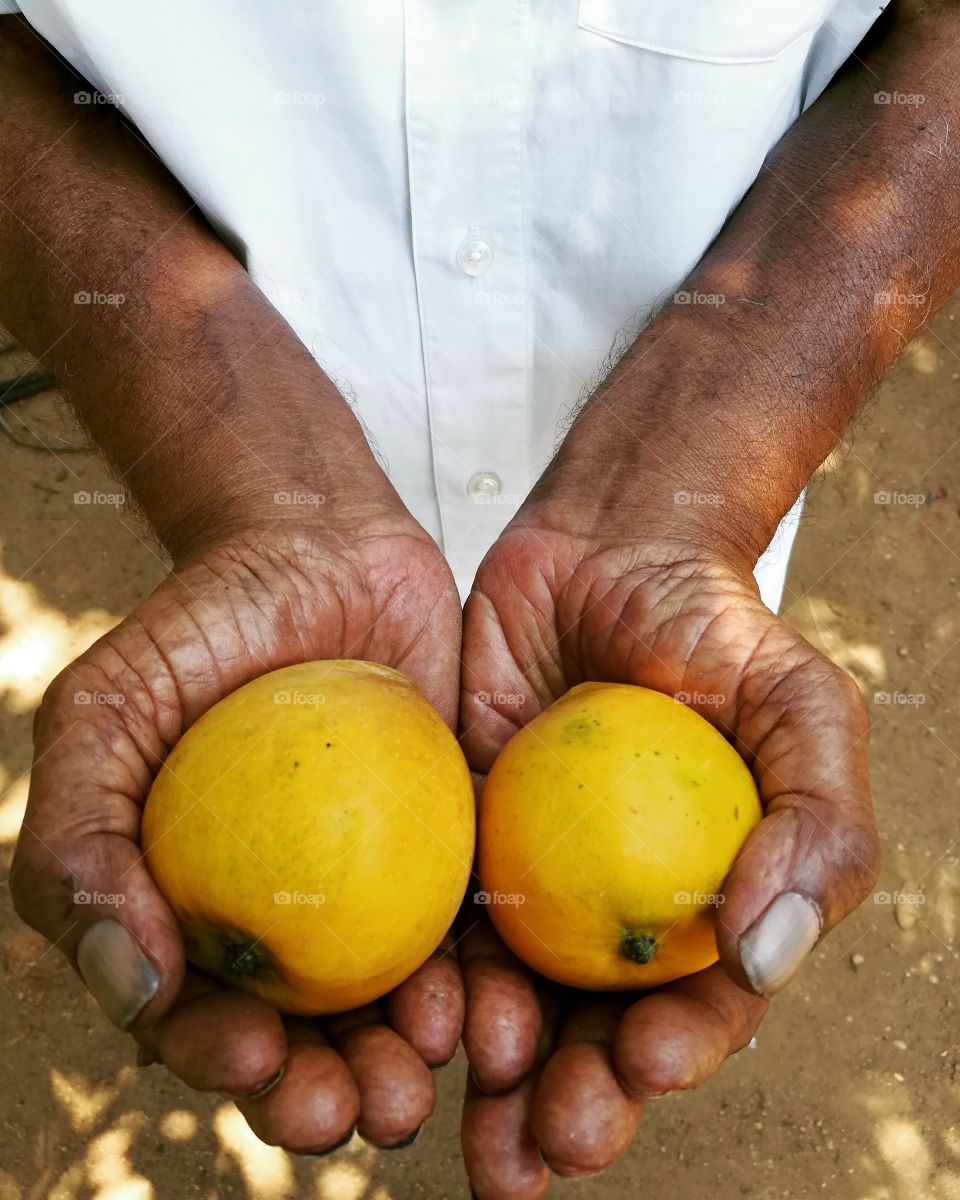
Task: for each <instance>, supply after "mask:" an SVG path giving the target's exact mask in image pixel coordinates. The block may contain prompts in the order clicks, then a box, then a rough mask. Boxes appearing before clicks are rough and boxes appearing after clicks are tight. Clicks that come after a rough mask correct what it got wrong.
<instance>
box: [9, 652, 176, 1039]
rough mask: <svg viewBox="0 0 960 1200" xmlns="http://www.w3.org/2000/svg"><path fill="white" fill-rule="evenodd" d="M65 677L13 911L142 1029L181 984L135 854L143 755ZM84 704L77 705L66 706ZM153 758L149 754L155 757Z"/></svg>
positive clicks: (25, 836) (154, 894)
mask: <svg viewBox="0 0 960 1200" xmlns="http://www.w3.org/2000/svg"><path fill="white" fill-rule="evenodd" d="M91 694H92V693H90V692H89V691H86V692H84V691H78V687H77V682H76V681H75V680H74V679H72V678H71V673H70V669H69V668H68V671H67V672H65V673H64V675H61V676H59V677H58V679H57V680H55V681H54V683H53V684H52V685H51V687H50V688H49V689H48V692H47V695H46V696H45V698H44V702H43V705H42V706H41V709H40V712H39V713H38V716H37V721H36V727H35V740H36V747H37V749H36V757H35V765H34V769H33V773H32V777H31V784H30V794H29V798H28V802H27V811H26V815H25V817H24V823H23V828H22V830H21V833H20V838H19V840H18V843H17V848H16V853H15V855H14V860H13V865H12V868H11V872H10V890H11V893H12V896H13V902H14V906H15V908H16V910H17V912H18V913H19V915H20V916H21V917H22V919H23V920H24V921H26V923H27V924H28V925H31V926H32V927H33V928H34V929H36V930H37V931H38V932H40V933H42V934H43V935H44V936H45V937H46V938H48V939H49V941H51V942H53V943H54V944H55V945H56V946H57V947H58V949H60V950H61V951H62V952H63V953H64V954H65V955H66V957H67V958H68V960H69V961H70V963H71V965H72V966H73V967H74V968H75V969H76V970H77V971H78V972H79V974H80V975H81V977H82V978H83V980H84V982H85V983H86V985H87V987H88V989H89V990H90V992H91V993H92V995H93V996H94V998H95V999H96V1000H97V1001H98V1003H99V1004H100V1007H101V1008H102V1009H103V1011H104V1012H105V1013H106V1015H107V1017H109V1019H110V1020H111V1021H112V1022H113V1023H114V1024H115V1025H118V1026H119V1027H120V1028H122V1029H129V1028H131V1027H132V1026H133V1025H134V1024H137V1023H144V1022H150V1021H153V1020H155V1019H156V1018H157V1017H159V1016H160V1015H161V1014H162V1013H163V1012H164V1011H166V1009H167V1008H168V1007H169V1006H170V1005H171V1004H172V1002H173V1000H174V999H175V997H176V995H177V993H178V991H179V990H180V987H181V984H182V982H183V975H184V952H183V943H182V939H181V936H180V932H179V928H178V925H177V921H176V918H175V917H174V914H173V913H172V912H171V911H170V909H169V908H168V906H167V904H166V902H165V901H164V900H163V898H162V896H161V895H160V892H159V891H158V890H157V887H156V885H155V884H154V882H153V879H152V878H151V876H150V874H149V871H148V870H147V867H146V864H145V862H144V860H143V855H142V852H141V850H140V848H139V845H138V837H139V830H140V798H141V796H142V795H143V794H145V792H146V790H147V788H148V787H149V783H150V772H149V769H148V766H147V763H146V761H145V759H144V754H143V752H142V751H141V749H140V747H139V746H138V745H137V743H136V741H135V740H134V738H133V737H132V736H131V735H130V734H129V732H127V731H126V729H125V724H124V721H123V720H122V719H120V718H119V717H118V716H117V714H116V711H115V710H111V709H109V708H108V707H107V706H103V705H96V706H95V705H93V704H91V703H90V702H89V696H90V695H91ZM78 695H79V696H86V697H87V702H86V703H84V704H82V705H78V702H77V699H76V697H77V696H78ZM158 749H159V748H158Z"/></svg>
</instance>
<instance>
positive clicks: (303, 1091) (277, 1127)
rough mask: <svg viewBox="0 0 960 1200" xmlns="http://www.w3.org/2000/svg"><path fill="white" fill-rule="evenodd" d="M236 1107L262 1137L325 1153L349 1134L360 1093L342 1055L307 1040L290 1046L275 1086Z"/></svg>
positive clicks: (303, 1151) (302, 1151)
mask: <svg viewBox="0 0 960 1200" xmlns="http://www.w3.org/2000/svg"><path fill="white" fill-rule="evenodd" d="M237 1107H238V1108H239V1109H240V1111H241V1112H242V1113H243V1115H244V1117H245V1118H246V1121H247V1124H248V1125H249V1126H250V1128H251V1129H252V1130H253V1132H254V1133H255V1134H256V1135H257V1137H258V1138H259V1139H260V1140H261V1141H262V1142H266V1143H267V1144H268V1145H270V1146H283V1147H284V1149H286V1150H289V1151H291V1152H292V1153H294V1154H328V1153H329V1152H330V1151H331V1150H335V1149H336V1148H337V1147H338V1146H342V1145H343V1144H344V1143H345V1142H346V1141H348V1140H349V1139H350V1137H351V1136H352V1134H353V1129H354V1126H355V1125H356V1123H357V1119H358V1117H359V1115H360V1094H359V1092H358V1090H357V1085H356V1083H355V1082H354V1078H353V1076H352V1075H351V1073H350V1070H349V1068H348V1067H347V1064H346V1063H345V1062H344V1061H343V1059H342V1058H341V1057H340V1055H339V1054H337V1052H336V1051H335V1050H333V1049H331V1048H330V1047H329V1046H326V1045H323V1044H322V1043H321V1042H319V1041H317V1040H314V1039H309V1040H303V1041H297V1042H294V1043H293V1044H292V1045H291V1046H290V1047H289V1050H288V1053H287V1060H286V1065H285V1067H284V1071H283V1076H282V1078H281V1079H280V1080H279V1082H278V1083H277V1085H276V1086H275V1087H273V1088H271V1089H270V1090H269V1091H268V1092H267V1093H266V1095H264V1096H262V1097H260V1098H256V1099H251V1100H238V1101H237Z"/></svg>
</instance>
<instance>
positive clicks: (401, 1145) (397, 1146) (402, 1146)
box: [380, 1125, 423, 1150]
mask: <svg viewBox="0 0 960 1200" xmlns="http://www.w3.org/2000/svg"><path fill="white" fill-rule="evenodd" d="M421 1133H423V1126H422V1125H420V1126H418V1127H417V1128H416V1129H415V1130H414V1131H413V1133H411V1134H410V1136H409V1137H406V1138H404V1139H403V1141H402V1142H394V1143H393V1145H392V1146H381V1147H380V1149H381V1150H406V1148H407V1147H408V1146H412V1145H413V1143H414V1142H415V1141H416V1140H417V1139H418V1138H419V1137H420V1134H421Z"/></svg>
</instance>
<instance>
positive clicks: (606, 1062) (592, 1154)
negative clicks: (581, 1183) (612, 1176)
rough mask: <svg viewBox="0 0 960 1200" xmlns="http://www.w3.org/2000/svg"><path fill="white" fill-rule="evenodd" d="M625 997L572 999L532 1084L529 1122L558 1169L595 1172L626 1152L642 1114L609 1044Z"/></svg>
mask: <svg viewBox="0 0 960 1200" xmlns="http://www.w3.org/2000/svg"><path fill="white" fill-rule="evenodd" d="M625 1004H626V1002H625V1001H624V1000H622V999H620V998H608V997H603V998H600V999H597V1000H588V1001H584V1002H582V1003H580V1004H577V1005H576V1006H575V1007H574V1009H573V1010H572V1012H571V1013H570V1014H569V1015H568V1018H567V1020H566V1022H565V1023H564V1025H563V1027H562V1029H561V1033H560V1037H559V1046H558V1049H557V1050H556V1051H555V1052H554V1053H553V1054H552V1055H551V1056H550V1058H549V1059H548V1060H547V1062H546V1065H545V1066H544V1068H543V1072H542V1074H541V1076H540V1081H539V1083H538V1085H537V1090H536V1094H535V1097H534V1102H533V1108H532V1112H531V1118H530V1127H531V1130H532V1132H533V1135H534V1137H535V1138H536V1140H537V1142H538V1143H539V1146H540V1152H541V1154H542V1155H543V1157H544V1159H545V1160H546V1162H547V1164H548V1165H549V1167H550V1168H551V1170H553V1171H555V1172H556V1173H557V1174H558V1175H565V1176H571V1177H582V1176H586V1175H596V1174H597V1173H598V1172H600V1171H603V1170H604V1169H605V1168H606V1167H608V1166H609V1165H610V1164H611V1163H613V1162H615V1161H616V1160H617V1159H618V1158H620V1157H621V1156H622V1155H623V1154H625V1153H626V1151H627V1149H628V1148H629V1146H630V1143H631V1142H632V1141H633V1138H634V1135H635V1134H636V1131H637V1125H638V1124H639V1121H640V1118H641V1116H642V1115H643V1101H642V1100H641V1099H639V1098H637V1097H635V1096H631V1095H628V1094H627V1092H626V1091H625V1090H624V1088H623V1087H622V1086H621V1084H620V1081H619V1079H618V1078H617V1073H616V1070H615V1068H614V1063H613V1057H612V1054H611V1045H612V1043H613V1040H614V1037H615V1035H616V1030H617V1026H618V1021H619V1018H620V1015H621V1013H622V1012H623V1009H624V1007H625Z"/></svg>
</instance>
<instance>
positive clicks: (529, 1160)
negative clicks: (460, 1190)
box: [460, 1076, 550, 1200]
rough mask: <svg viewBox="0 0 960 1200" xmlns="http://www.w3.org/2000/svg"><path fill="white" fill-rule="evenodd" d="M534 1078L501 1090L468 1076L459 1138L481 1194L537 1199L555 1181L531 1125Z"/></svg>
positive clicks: (482, 1199) (485, 1199) (497, 1199)
mask: <svg viewBox="0 0 960 1200" xmlns="http://www.w3.org/2000/svg"><path fill="white" fill-rule="evenodd" d="M534 1086H535V1079H534V1078H533V1077H532V1076H531V1077H530V1078H528V1079H527V1080H525V1081H524V1082H523V1083H522V1084H521V1085H520V1086H519V1087H517V1088H514V1090H513V1091H511V1092H507V1093H506V1094H505V1095H502V1096H487V1095H485V1094H484V1093H483V1092H481V1091H480V1090H479V1088H478V1087H477V1086H476V1084H475V1083H474V1082H473V1081H472V1080H468V1081H467V1092H466V1096H465V1097H464V1101H463V1124H462V1126H461V1133H460V1144H461V1149H462V1152H463V1162H464V1166H465V1167H466V1169H467V1175H468V1177H469V1179H470V1186H471V1188H472V1189H473V1194H474V1196H476V1197H477V1200H538V1197H540V1196H542V1195H543V1194H544V1192H545V1191H546V1190H547V1188H548V1186H549V1184H550V1173H549V1171H548V1170H547V1167H546V1166H545V1165H544V1162H543V1160H542V1159H541V1157H540V1150H539V1147H538V1146H537V1142H536V1139H535V1138H534V1136H533V1134H532V1132H531V1130H530V1108H531V1105H532V1103H533V1094H534Z"/></svg>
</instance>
